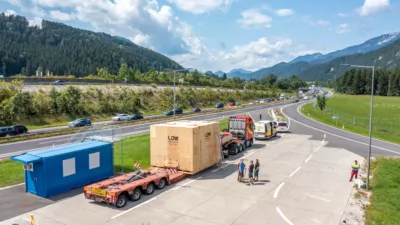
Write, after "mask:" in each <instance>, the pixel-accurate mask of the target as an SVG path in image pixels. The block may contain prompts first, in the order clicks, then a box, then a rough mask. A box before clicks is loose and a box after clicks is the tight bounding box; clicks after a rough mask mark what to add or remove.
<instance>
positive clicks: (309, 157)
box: [304, 155, 313, 163]
mask: <svg viewBox="0 0 400 225" xmlns="http://www.w3.org/2000/svg"><path fill="white" fill-rule="evenodd" d="M312 156H313V155H310V156H308V158H307V159H306V160H304V162H305V163H306V162H308V161H309V160H310V159H311V157H312Z"/></svg>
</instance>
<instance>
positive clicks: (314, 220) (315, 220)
mask: <svg viewBox="0 0 400 225" xmlns="http://www.w3.org/2000/svg"><path fill="white" fill-rule="evenodd" d="M311 221H313V222H316V223H321V222H319V220H317V219H314V218H312V219H311Z"/></svg>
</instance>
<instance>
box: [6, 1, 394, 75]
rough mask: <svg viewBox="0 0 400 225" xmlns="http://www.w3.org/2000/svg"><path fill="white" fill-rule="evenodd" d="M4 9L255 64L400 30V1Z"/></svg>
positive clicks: (220, 64) (199, 63)
mask: <svg viewBox="0 0 400 225" xmlns="http://www.w3.org/2000/svg"><path fill="white" fill-rule="evenodd" d="M0 1H2V3H1V4H0V11H3V12H6V14H15V13H17V14H19V15H23V16H26V17H27V18H28V19H29V20H30V23H31V24H32V25H35V24H40V21H41V20H42V19H47V20H54V21H58V22H62V23H66V24H68V25H71V26H75V27H79V28H84V29H89V30H93V31H101V32H106V33H110V34H113V35H118V36H122V37H125V38H129V39H130V40H132V41H134V42H135V43H137V44H139V45H142V46H144V47H148V48H151V49H154V50H156V51H158V52H161V53H163V54H165V55H167V56H169V57H171V58H172V59H174V60H176V61H177V62H179V63H180V64H181V65H182V66H185V67H190V68H197V69H200V70H202V71H206V70H212V71H216V70H223V71H230V70H231V69H234V68H245V69H248V70H257V69H260V68H264V67H268V66H272V65H274V64H276V63H279V62H282V61H290V60H292V59H293V58H295V57H296V56H300V55H304V54H307V53H314V52H321V53H328V52H330V51H335V50H338V49H342V48H345V47H348V46H350V45H355V44H360V43H361V42H363V41H366V40H367V39H370V38H372V37H375V36H379V35H381V34H385V33H392V32H398V31H400V27H399V26H398V24H397V23H398V22H397V21H400V13H399V12H400V0H351V1H349V0H323V1H322V0H270V1H262V0H68V1H67V0H65V1H61V0H0Z"/></svg>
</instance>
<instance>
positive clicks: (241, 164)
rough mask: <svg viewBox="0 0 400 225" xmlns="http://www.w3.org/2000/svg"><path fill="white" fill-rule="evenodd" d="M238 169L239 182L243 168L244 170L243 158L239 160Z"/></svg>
mask: <svg viewBox="0 0 400 225" xmlns="http://www.w3.org/2000/svg"><path fill="white" fill-rule="evenodd" d="M238 169H239V182H243V177H244V170H245V165H244V162H243V159H241V160H240V163H239V168H238Z"/></svg>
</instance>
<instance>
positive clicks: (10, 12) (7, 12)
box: [4, 9, 17, 16]
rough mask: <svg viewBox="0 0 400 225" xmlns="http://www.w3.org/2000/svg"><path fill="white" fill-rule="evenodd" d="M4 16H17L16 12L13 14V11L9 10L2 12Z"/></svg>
mask: <svg viewBox="0 0 400 225" xmlns="http://www.w3.org/2000/svg"><path fill="white" fill-rule="evenodd" d="M4 15H6V16H10V15H17V12H15V11H14V10H11V9H7V10H6V11H5V12H4Z"/></svg>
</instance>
